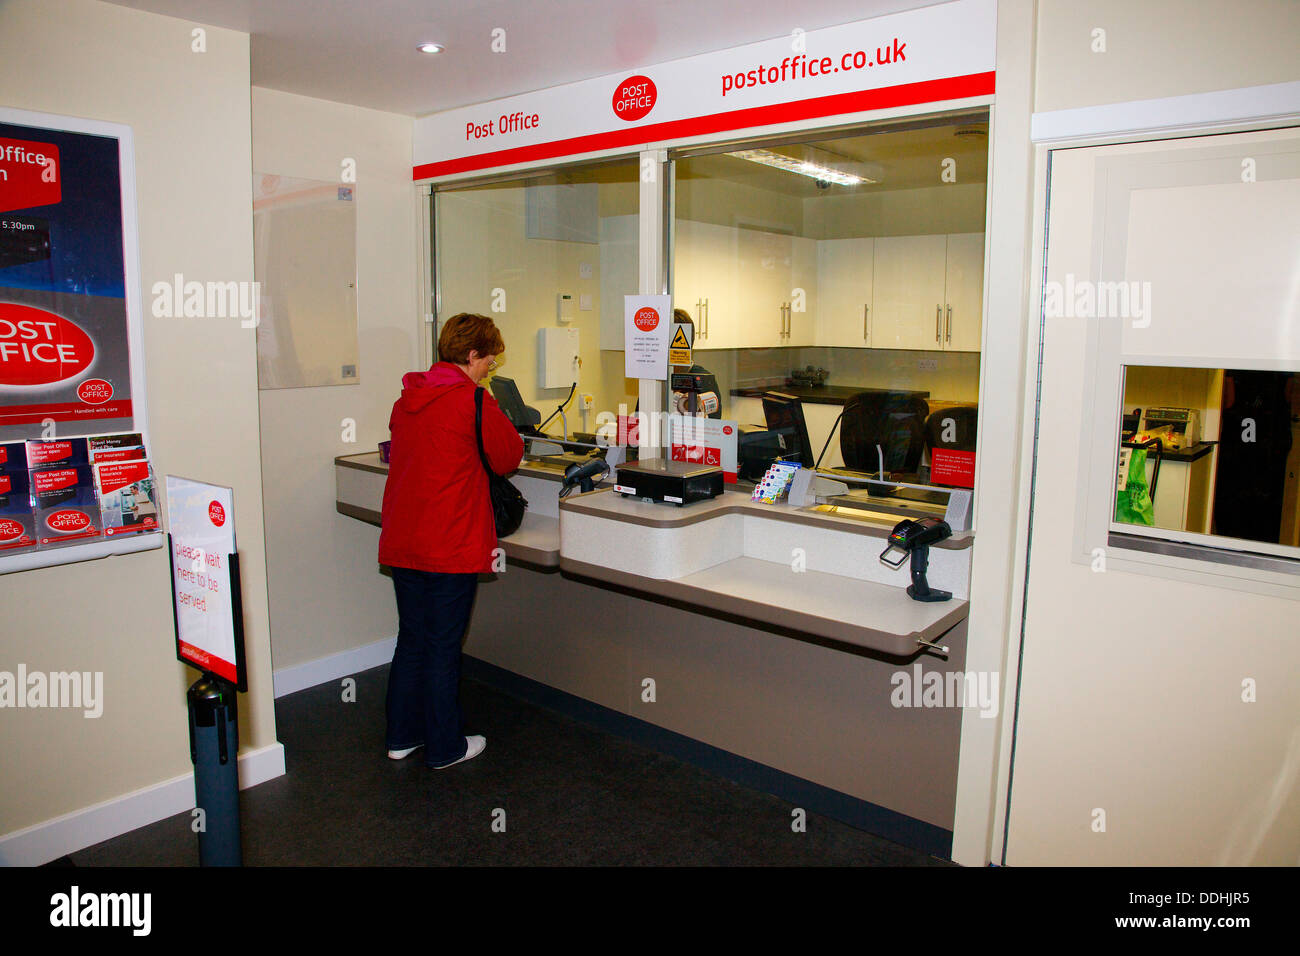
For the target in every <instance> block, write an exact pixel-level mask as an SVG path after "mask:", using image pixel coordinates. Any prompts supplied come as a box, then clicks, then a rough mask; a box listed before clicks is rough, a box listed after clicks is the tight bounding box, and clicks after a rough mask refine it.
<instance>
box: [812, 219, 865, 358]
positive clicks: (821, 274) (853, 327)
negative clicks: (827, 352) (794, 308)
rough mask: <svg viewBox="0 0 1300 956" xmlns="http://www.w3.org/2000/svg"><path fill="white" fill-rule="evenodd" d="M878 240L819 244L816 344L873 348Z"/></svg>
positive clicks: (849, 240)
mask: <svg viewBox="0 0 1300 956" xmlns="http://www.w3.org/2000/svg"><path fill="white" fill-rule="evenodd" d="M875 250H876V240H875V239H826V240H823V241H821V242H819V243H817V303H818V308H817V341H816V344H817V345H831V346H836V347H839V348H859V349H861V348H870V347H871V318H872V316H871V309H872V307H873V303H872V294H873V282H872V279H873V276H872V272H873V270H874V268H875V255H876V251H875Z"/></svg>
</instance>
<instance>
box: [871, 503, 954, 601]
mask: <svg viewBox="0 0 1300 956" xmlns="http://www.w3.org/2000/svg"><path fill="white" fill-rule="evenodd" d="M951 536H952V528H950V527H949V526H948V523H947V522H946V521H940V520H939V519H938V518H921V519H920V520H919V521H913V520H912V519H910V518H908V519H906V520H904V521H900V522H899V523H898V524H897V525H895V526H894V530H893V531H891V532H889V544H888V546H887V547H886V548H885V550H884V551H882V552H880V560H881V562H882V563H884V564H887V565H889V566H890V567H891V568H901V567H902V566H903V562H904V561H905V560H907V556H908V554H909V553H910V554H911V556H912V567H911V572H912V583H911V584H909V585H908V586H907V595H908V597H910V598H911V599H912V600H913V601H924V602H926V603H932V602H935V601H948V600H951V599H952V592H951V591H940V590H938V589H937V588H932V587H930V582H929V581H927V580H926V577H925V572H926V570H927V569H928V568H929V567H930V545H932V544H934V543H935V542H937V541H942V540H943V539H944V538H948V537H951ZM891 551H897V552H898V560H897V561H894V560H891V559H890V558H887V557H885V555H887V554H889V552H891Z"/></svg>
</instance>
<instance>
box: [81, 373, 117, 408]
mask: <svg viewBox="0 0 1300 956" xmlns="http://www.w3.org/2000/svg"><path fill="white" fill-rule="evenodd" d="M112 397H113V386H112V385H110V384H109V383H108V382H106V381H104V380H103V379H102V378H88V379H86V380H85V381H84V382H82V383H81V384H80V385H78V386H77V398H79V399H81V400H82V401H83V402H85V403H86V404H87V405H103V404H104V403H105V402H106V401H108V400H109V399H110V398H112Z"/></svg>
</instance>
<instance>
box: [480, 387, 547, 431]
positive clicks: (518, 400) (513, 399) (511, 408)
mask: <svg viewBox="0 0 1300 956" xmlns="http://www.w3.org/2000/svg"><path fill="white" fill-rule="evenodd" d="M488 384H489V385H491V386H492V396H493V397H494V398H495V399H496V400H497V404H498V405H500V406H501V411H503V412H505V414H506V418H508V419H510V424H512V425H514V426H515V428H517V429H519V431H521V432H528V433H531V432H533V431H534V430H535V429H534V426H535V425H536V424H537V422H536V421H533V420H532V417H531V416H530V415H529V414H528V406H527V405H525V404H524V397H523V396H522V395H520V394H519V386H518V385H516V384H515V380H514V379H513V378H506V377H505V376H504V375H494V376H492V378H491V379H490V380H489V382H488Z"/></svg>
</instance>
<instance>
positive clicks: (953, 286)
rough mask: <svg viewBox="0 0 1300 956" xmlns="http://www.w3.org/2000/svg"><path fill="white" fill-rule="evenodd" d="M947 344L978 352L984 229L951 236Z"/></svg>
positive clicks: (952, 348) (948, 347) (947, 348)
mask: <svg viewBox="0 0 1300 956" xmlns="http://www.w3.org/2000/svg"><path fill="white" fill-rule="evenodd" d="M946 263H947V269H946V277H945V282H944V289H945V294H944V299H945V305H944V326H943V328H944V332H943V347H944V351H948V352H978V351H979V350H980V340H981V337H982V336H981V331H982V329H983V327H984V322H983V316H984V233H982V232H966V233H958V234H955V235H950V236H948V250H947V257H946Z"/></svg>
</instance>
